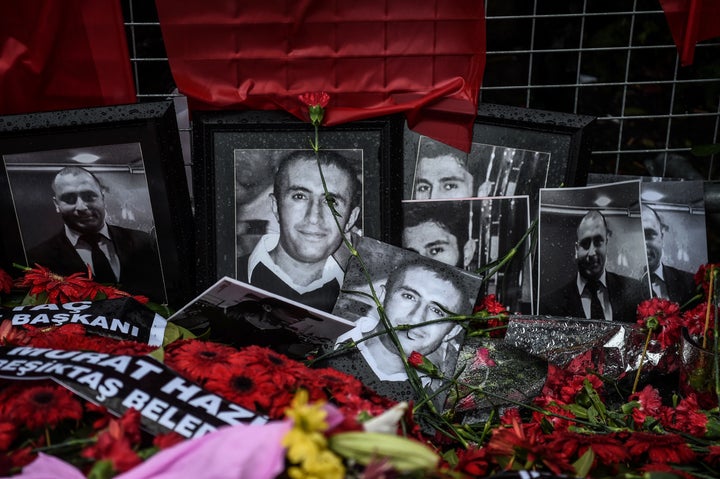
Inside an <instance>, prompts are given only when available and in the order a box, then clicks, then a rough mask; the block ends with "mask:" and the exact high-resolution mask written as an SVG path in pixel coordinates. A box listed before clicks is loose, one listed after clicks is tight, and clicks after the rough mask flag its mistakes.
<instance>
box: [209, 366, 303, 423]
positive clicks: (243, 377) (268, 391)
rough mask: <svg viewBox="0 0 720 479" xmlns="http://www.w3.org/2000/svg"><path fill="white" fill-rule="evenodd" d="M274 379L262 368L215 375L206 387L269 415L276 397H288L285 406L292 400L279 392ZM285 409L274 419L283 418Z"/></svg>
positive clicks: (286, 394) (248, 407)
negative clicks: (280, 395)
mask: <svg viewBox="0 0 720 479" xmlns="http://www.w3.org/2000/svg"><path fill="white" fill-rule="evenodd" d="M273 381H274V378H273V377H272V376H271V375H268V374H267V372H266V371H265V370H263V369H261V368H257V367H256V368H252V367H251V368H246V369H245V370H242V371H241V370H235V371H233V370H228V371H223V372H219V373H217V374H214V375H213V376H211V377H209V378H208V379H207V382H206V383H205V387H206V388H207V390H208V391H212V392H214V393H216V394H219V395H220V396H222V397H224V398H225V399H227V400H228V401H232V402H234V403H235V404H238V405H240V406H242V407H244V408H246V409H249V410H251V411H255V412H258V413H261V414H269V413H270V411H271V409H273V406H275V404H274V402H275V401H274V400H275V396H277V395H279V394H282V395H284V396H287V398H286V401H285V402H284V405H285V406H287V405H289V404H290V401H291V400H292V394H290V393H288V392H283V391H281V390H279V389H278V388H277V387H276V385H275V383H274V382H273ZM283 412H284V409H283V410H281V411H279V414H278V415H276V416H271V417H274V418H280V417H282V414H283Z"/></svg>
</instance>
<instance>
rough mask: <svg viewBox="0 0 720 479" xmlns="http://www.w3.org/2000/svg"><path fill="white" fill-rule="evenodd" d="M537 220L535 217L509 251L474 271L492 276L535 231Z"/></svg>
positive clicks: (488, 276)
mask: <svg viewBox="0 0 720 479" xmlns="http://www.w3.org/2000/svg"><path fill="white" fill-rule="evenodd" d="M537 222H538V220H537V219H534V220H533V222H532V223H531V224H530V227H529V228H528V229H527V231H525V233H524V234H523V235H522V237H521V238H520V239H519V240H518V242H517V244H515V246H513V247H512V248H510V251H508V252H507V253H506V254H505V256H503V257H502V258H500V259H499V260H497V261H494V262H492V263H490V264H487V265H485V266H484V267H483V268H479V269H477V270H476V273H479V274H483V275H485V277H487V278H492V277H493V276H494V275H495V274H496V273H497V272H498V271H500V270H501V269H502V268H503V267H504V266H505V265H506V264H507V263H509V262H510V261H511V260H512V259H513V258H514V257H515V255H516V254H517V253H518V251H519V250H520V247H521V246H522V244H523V243H524V242H525V240H527V239H528V237H530V236H531V235H533V234H534V233H535V230H536V228H537ZM529 250H532V248H530V249H529Z"/></svg>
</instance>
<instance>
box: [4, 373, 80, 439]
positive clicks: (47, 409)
mask: <svg viewBox="0 0 720 479" xmlns="http://www.w3.org/2000/svg"><path fill="white" fill-rule="evenodd" d="M6 407H7V409H6V410H9V411H13V416H14V417H15V418H17V420H18V421H19V422H20V423H21V424H24V425H26V426H27V427H28V429H37V428H41V427H48V428H52V427H54V426H56V425H57V424H59V423H60V422H62V421H65V420H68V419H74V420H76V421H79V420H80V419H81V418H82V414H83V408H82V405H81V404H80V402H79V401H78V400H77V399H76V397H75V396H74V395H73V393H72V392H70V391H69V390H68V389H65V388H64V387H62V386H57V385H54V384H51V383H41V384H38V385H35V386H30V387H26V388H24V389H21V390H20V391H19V393H18V395H17V396H15V397H14V398H13V399H11V403H9V404H7V405H6Z"/></svg>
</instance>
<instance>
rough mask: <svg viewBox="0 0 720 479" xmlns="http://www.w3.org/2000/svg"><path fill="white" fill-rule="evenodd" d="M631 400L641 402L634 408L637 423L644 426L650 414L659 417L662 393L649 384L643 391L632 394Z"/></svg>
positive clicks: (633, 414) (634, 418) (634, 419)
mask: <svg viewBox="0 0 720 479" xmlns="http://www.w3.org/2000/svg"><path fill="white" fill-rule="evenodd" d="M630 400H631V401H637V402H638V403H639V407H635V408H633V410H632V417H633V421H635V424H636V425H638V426H642V425H643V424H644V423H645V419H646V418H647V417H648V416H650V417H653V418H658V417H659V414H660V411H661V408H662V400H661V399H660V393H659V392H658V390H657V389H655V388H653V387H652V386H650V385H649V384H648V385H647V386H645V388H644V389H643V390H642V391H640V392H637V393H635V394H632V395H631V396H630Z"/></svg>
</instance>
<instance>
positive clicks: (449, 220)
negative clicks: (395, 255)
mask: <svg viewBox="0 0 720 479" xmlns="http://www.w3.org/2000/svg"><path fill="white" fill-rule="evenodd" d="M529 226H530V203H529V198H528V197H527V196H503V197H486V198H472V199H457V200H426V201H422V200H407V201H403V230H402V235H401V246H402V247H403V248H405V249H409V250H411V251H414V252H416V253H418V254H420V255H421V256H425V257H428V258H432V259H435V260H437V261H440V262H443V263H445V264H449V265H451V266H456V267H459V268H462V269H464V270H466V271H469V272H472V273H475V274H477V275H479V276H481V277H482V278H483V285H482V289H481V291H480V294H481V295H482V296H484V295H488V294H494V295H495V296H496V297H497V299H498V300H499V301H500V302H502V303H503V304H504V305H506V306H507V307H508V308H510V310H511V311H523V312H528V313H529V312H531V311H532V307H533V306H532V305H533V281H532V274H530V272H531V271H532V258H531V255H530V253H531V247H530V246H531V241H530V240H529V239H528V237H527V232H528V228H529ZM511 252H514V253H512V254H513V256H512V257H508V258H507V260H504V258H505V257H506V256H508V255H510V254H511Z"/></svg>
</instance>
